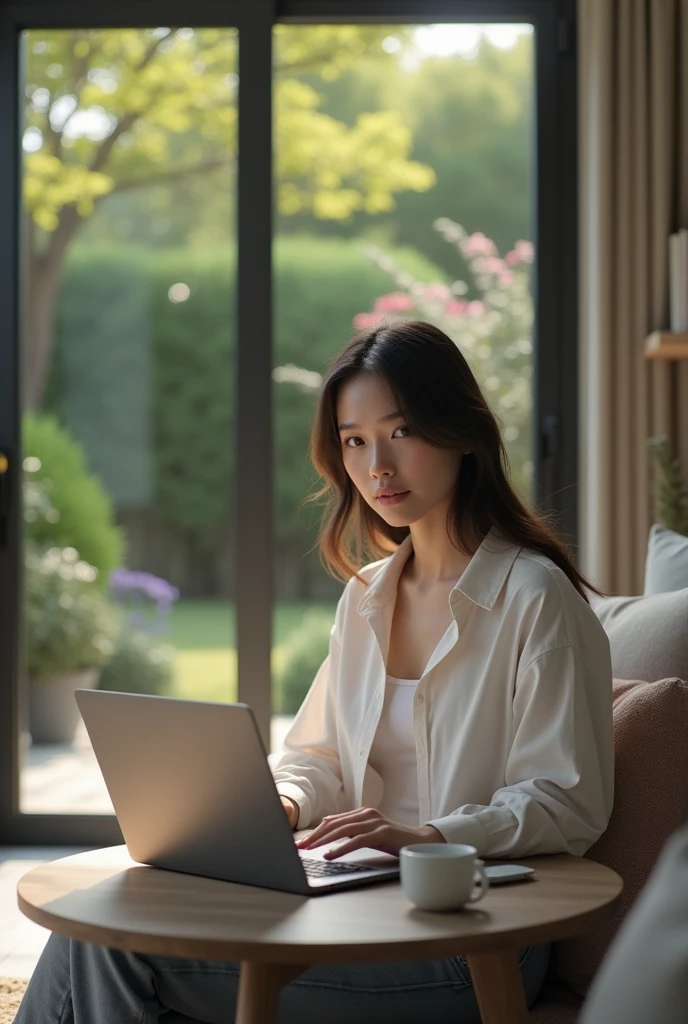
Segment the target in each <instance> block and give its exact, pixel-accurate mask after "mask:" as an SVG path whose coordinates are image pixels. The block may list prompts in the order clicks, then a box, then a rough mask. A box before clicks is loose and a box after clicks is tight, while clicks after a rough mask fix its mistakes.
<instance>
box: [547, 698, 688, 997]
mask: <svg viewBox="0 0 688 1024" xmlns="http://www.w3.org/2000/svg"><path fill="white" fill-rule="evenodd" d="M614 750H615V758H614V761H615V783H614V809H613V811H612V816H611V819H610V822H609V826H608V828H607V831H606V832H605V833H604V834H603V835H602V836H600V838H599V839H598V840H597V842H596V843H595V845H594V846H592V847H591V848H590V850H588V852H587V853H586V854H585V856H586V857H590V859H591V860H595V861H597V862H598V863H600V864H606V865H607V866H608V867H610V868H613V869H614V871H616V872H618V874H619V875H621V877H622V878H623V881H624V892H623V900H622V903H621V906H620V908H619V910H618V911H617V912H616V914H615V915H614V916H613V917H612V918H610V919H609V920H608V921H606V922H605V923H604V924H603V925H600V926H599V927H598V928H596V929H595V930H594V931H592V932H588V933H587V934H585V935H581V936H579V937H577V938H574V939H567V940H565V941H562V942H557V943H555V944H554V946H553V947H552V964H551V973H552V974H553V975H554V976H556V977H558V978H559V979H560V980H561V981H562V982H564V983H565V984H566V985H568V987H569V988H570V989H571V990H572V991H573V992H575V993H577V994H578V995H581V996H585V994H586V993H587V990H588V986H589V985H590V982H591V981H592V978H593V975H594V974H595V972H596V971H597V968H598V967H599V965H600V962H601V961H602V958H603V957H604V955H605V953H606V951H607V947H608V946H609V943H610V942H611V941H612V939H613V938H614V935H615V934H616V931H617V929H618V927H619V925H620V924H621V921H622V920H623V918H624V916H625V915H626V913H627V912H628V910H629V909H630V907H631V905H632V904H633V901H634V900H635V898H636V896H637V895H638V893H639V892H640V890H641V889H642V887H643V886H644V885H645V882H646V881H647V878H648V876H649V875H650V873H651V871H652V869H653V867H654V865H655V862H656V861H657V858H658V856H659V853H660V851H661V849H662V847H663V846H664V844H665V842H666V841H667V839H668V838H669V836H670V835H671V834H672V833H673V832H674V831H675V830H676V829H677V828H678V827H679V826H680V825H683V824H684V823H685V822H686V820H688V682H685V681H683V680H681V679H676V678H672V679H661V680H659V682H655V683H646V682H641V681H639V680H624V679H615V680H614Z"/></svg>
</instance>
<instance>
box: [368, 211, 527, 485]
mask: <svg viewBox="0 0 688 1024" xmlns="http://www.w3.org/2000/svg"><path fill="white" fill-rule="evenodd" d="M434 227H435V228H436V230H437V231H438V232H439V233H440V234H441V235H442V237H443V238H444V239H445V241H447V242H448V243H450V244H451V245H452V246H453V247H454V248H455V249H456V251H457V254H458V255H459V256H460V258H461V261H462V262H464V263H465V264H466V265H467V267H468V270H469V273H470V276H471V278H472V280H471V286H472V290H473V291H474V292H475V293H477V294H478V295H479V298H478V299H473V300H469V299H468V298H467V297H466V296H467V294H468V292H469V290H470V289H469V285H468V283H467V282H465V281H454V282H453V283H452V284H450V285H447V284H445V283H444V281H442V280H438V279H435V280H428V279H427V278H425V279H424V280H423V279H420V278H418V276H417V275H413V274H410V273H409V272H408V271H407V270H406V269H405V268H403V267H401V266H400V265H399V263H398V261H397V260H396V259H395V257H394V255H393V254H390V253H388V252H382V251H381V250H380V249H378V248H376V247H375V246H368V247H367V252H368V255H369V257H370V259H371V260H372V261H373V262H374V263H375V265H376V266H377V267H378V268H379V269H381V270H384V271H385V272H386V273H387V274H389V276H390V278H391V279H392V280H393V281H394V282H395V284H396V286H397V288H398V289H399V290H398V291H393V292H388V293H387V294H383V295H379V296H378V298H377V300H376V301H375V303H374V304H373V305H372V307H371V308H370V309H369V310H368V311H366V312H361V313H359V314H358V315H357V316H356V317H354V325H355V326H356V327H358V328H359V329H365V328H368V327H371V326H373V325H374V324H377V323H380V322H393V321H394V320H398V319H403V320H428V321H430V322H431V323H433V324H435V325H436V326H437V327H439V328H440V329H441V330H443V331H444V332H445V333H446V334H447V335H448V336H449V337H450V338H451V339H452V340H453V341H454V342H455V343H456V345H458V347H459V348H460V349H461V352H462V354H463V355H464V357H465V358H466V361H467V362H468V364H469V365H470V367H471V370H472V371H473V373H474V374H475V376H476V379H477V381H478V383H479V385H480V387H481V389H482V391H483V394H484V395H485V398H486V400H487V401H488V402H489V404H490V406H491V408H492V411H493V413H494V414H495V416H496V417H497V419H498V421H499V423H500V426H501V428H502V434H503V437H504V441H505V443H506V449H507V452H508V455H509V462H510V467H511V476H512V481H513V483H514V485H515V486H516V488H517V489H518V490H519V491H520V493H521V495H522V496H523V497H524V498H526V499H531V498H532V489H533V454H532V420H533V398H532V386H531V380H532V375H533V357H532V351H533V343H532V333H533V300H532V295H531V280H530V279H531V265H532V263H533V258H534V249H533V245H532V243H530V242H528V241H525V240H521V241H519V242H516V245H515V246H514V248H513V249H512V250H511V251H510V252H508V253H507V254H506V256H504V257H501V256H500V255H499V253H498V252H497V247H496V245H495V244H494V242H493V241H492V240H491V239H489V238H486V237H485V235H484V234H482V233H481V232H475V233H474V234H472V235H468V234H467V233H466V231H465V230H464V228H463V227H462V225H461V224H456V223H454V222H453V221H451V220H449V219H448V218H447V217H442V218H440V219H439V220H437V221H435V224H434Z"/></svg>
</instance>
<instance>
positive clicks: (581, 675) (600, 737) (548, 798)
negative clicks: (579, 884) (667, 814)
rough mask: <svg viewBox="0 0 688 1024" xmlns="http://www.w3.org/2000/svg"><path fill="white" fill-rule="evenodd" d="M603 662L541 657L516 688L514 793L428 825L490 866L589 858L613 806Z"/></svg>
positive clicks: (510, 787) (509, 789) (608, 678)
mask: <svg viewBox="0 0 688 1024" xmlns="http://www.w3.org/2000/svg"><path fill="white" fill-rule="evenodd" d="M601 662H602V663H600V664H594V665H587V664H586V663H585V662H584V661H583V660H582V659H581V655H580V653H579V651H578V650H577V649H576V648H575V647H573V646H570V645H569V646H563V647H559V648H557V649H554V650H549V651H546V652H545V653H543V654H541V655H539V656H538V657H536V658H534V659H533V660H532V661H531V662H530V664H528V665H527V666H526V667H525V669H524V670H523V672H522V673H521V674H520V676H519V678H518V680H517V683H516V687H515V692H514V698H513V742H512V745H511V750H510V752H509V756H508V759H507V763H506V769H505V783H506V784H505V785H504V786H503V787H502V788H500V789H498V790H497V791H496V792H495V793H494V795H493V796H492V799H491V801H490V803H489V805H479V804H465V805H463V806H462V807H458V808H457V809H456V810H455V811H453V812H452V813H451V814H449V815H446V816H444V817H441V818H438V819H436V820H431V821H428V822H427V823H426V824H429V825H433V826H434V827H435V828H436V829H437V830H438V831H439V832H441V833H442V835H443V836H444V838H445V839H446V840H447V842H462V843H471V844H472V845H474V846H475V847H476V848H477V849H478V853H479V854H480V855H482V856H486V857H516V856H528V855H535V854H542V853H571V854H577V855H582V854H583V853H585V851H586V850H588V849H589V848H590V846H592V844H593V843H594V842H595V841H596V840H597V839H598V838H599V836H600V835H601V834H602V833H603V832H604V830H605V829H606V828H607V825H608V823H609V818H610V815H611V811H612V805H613V799H614V743H613V723H612V675H611V664H610V662H609V661H608V659H606V658H603V659H601Z"/></svg>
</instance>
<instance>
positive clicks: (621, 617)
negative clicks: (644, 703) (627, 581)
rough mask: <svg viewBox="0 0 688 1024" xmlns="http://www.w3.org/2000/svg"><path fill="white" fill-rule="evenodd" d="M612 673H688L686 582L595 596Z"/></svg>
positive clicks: (639, 676) (661, 676)
mask: <svg viewBox="0 0 688 1024" xmlns="http://www.w3.org/2000/svg"><path fill="white" fill-rule="evenodd" d="M590 604H591V605H592V608H593V609H594V611H595V612H596V614H597V617H598V618H599V620H600V622H601V623H602V626H603V627H604V631H605V633H606V634H607V636H608V637H609V643H610V646H611V652H612V674H613V676H614V677H615V678H616V679H666V678H668V677H670V676H679V677H680V678H681V679H688V587H686V588H684V589H683V590H675V591H673V592H672V593H670V594H652V595H650V596H649V597H644V596H642V597H597V596H595V595H593V596H592V597H591V599H590Z"/></svg>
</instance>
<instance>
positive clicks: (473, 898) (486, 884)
mask: <svg viewBox="0 0 688 1024" xmlns="http://www.w3.org/2000/svg"><path fill="white" fill-rule="evenodd" d="M475 872H476V874H477V876H478V877H477V878H476V879H475V885H477V887H478V888H477V890H476V891H474V892H473V893H471V895H470V896H469V897H468V899H467V900H466V903H477V901H478V900H481V899H482V898H483V896H484V895H485V893H486V892H487V890H488V889H489V888H490V879H489V878H488V877H487V873H486V871H485V865H484V864H483V862H482V861H481V860H476V861H475Z"/></svg>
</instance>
